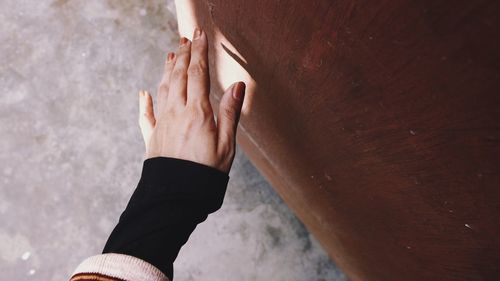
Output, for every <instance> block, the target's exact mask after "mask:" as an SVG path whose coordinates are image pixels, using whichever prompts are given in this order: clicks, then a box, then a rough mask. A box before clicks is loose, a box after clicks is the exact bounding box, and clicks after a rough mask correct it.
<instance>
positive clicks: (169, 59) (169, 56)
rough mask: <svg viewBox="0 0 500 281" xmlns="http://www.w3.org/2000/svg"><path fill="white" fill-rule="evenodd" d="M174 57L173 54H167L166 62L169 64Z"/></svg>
mask: <svg viewBox="0 0 500 281" xmlns="http://www.w3.org/2000/svg"><path fill="white" fill-rule="evenodd" d="M174 57H175V54H174V53H168V56H167V62H171V61H172V60H173V59H174Z"/></svg>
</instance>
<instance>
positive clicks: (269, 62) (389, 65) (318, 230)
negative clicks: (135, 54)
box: [178, 0, 500, 280]
mask: <svg viewBox="0 0 500 281" xmlns="http://www.w3.org/2000/svg"><path fill="white" fill-rule="evenodd" d="M179 2H183V3H186V2H190V1H182V0H181V1H178V4H180V3H179ZM191 8H192V12H193V17H194V18H195V19H196V21H197V24H198V25H200V26H202V27H204V28H205V29H206V30H207V32H208V33H209V34H210V36H211V38H214V39H213V40H212V42H211V45H212V49H211V54H212V55H213V54H215V53H216V52H228V53H230V54H231V56H232V57H233V58H235V59H236V61H238V62H239V63H240V64H242V65H243V67H244V68H245V69H246V71H247V72H248V73H249V74H250V76H251V77H252V78H253V82H252V83H253V85H254V88H253V89H251V91H250V92H249V93H248V94H249V98H251V104H249V105H248V106H249V112H248V114H246V115H245V116H243V117H242V127H241V128H240V129H241V130H240V131H239V136H238V138H239V139H238V141H239V143H240V145H241V146H242V147H243V149H244V150H245V151H246V152H247V153H248V154H249V156H250V158H251V159H252V161H253V162H254V163H255V164H256V165H257V167H258V168H259V169H260V170H261V171H262V172H263V173H264V175H266V177H267V178H268V179H269V180H270V182H271V183H272V184H273V186H274V187H275V188H276V190H277V191H278V192H279V193H280V195H281V196H282V197H283V198H284V200H285V201H286V202H287V203H288V204H289V206H290V207H291V208H292V209H293V210H294V211H295V212H296V214H297V215H298V217H299V218H300V219H301V220H302V221H303V222H304V223H305V224H306V225H307V227H308V228H309V229H310V230H311V231H312V232H313V233H314V234H315V236H316V237H317V238H318V239H319V240H320V241H321V243H322V245H323V246H324V247H325V248H326V250H327V251H328V252H329V253H330V255H331V257H332V258H333V259H334V260H335V261H336V262H337V263H338V264H339V266H340V267H341V268H342V269H343V270H344V271H345V272H346V273H347V274H348V275H349V277H350V278H352V279H353V280H494V279H496V280H500V219H499V217H500V32H499V28H500V2H498V1H479V0H478V1H428V0H426V1H409V0H402V1H353V0H349V1H346V0H340V1H330V0H319V1H299V0H295V1H269V0H253V1H247V0H245V1H242V0H231V1H223V0H210V1H201V0H200V1H193V6H192V7H191ZM180 21H181V23H180V25H181V26H180V27H181V29H182V27H183V26H182V25H183V23H182V19H180ZM216 33H219V34H221V35H223V36H224V37H225V38H226V39H227V41H229V42H230V43H231V44H232V46H233V47H231V48H229V47H227V48H226V47H223V46H222V45H221V42H220V41H219V39H217V38H220V37H216ZM224 46H225V45H224ZM224 49H226V50H224ZM231 50H233V51H237V52H238V53H239V54H234V53H232V52H233V51H231ZM228 58H231V57H229V56H228ZM226 59H227V58H226ZM219 64H220V61H219V62H217V61H216V62H214V63H213V64H212V65H211V71H212V75H214V76H217V75H220V73H218V72H220V67H219ZM212 87H213V90H214V92H217V91H218V90H220V89H219V88H220V85H218V84H217V83H214V84H213V85H212Z"/></svg>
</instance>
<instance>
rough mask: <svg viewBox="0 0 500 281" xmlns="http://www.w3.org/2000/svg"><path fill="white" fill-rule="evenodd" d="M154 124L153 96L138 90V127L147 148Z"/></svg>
mask: <svg viewBox="0 0 500 281" xmlns="http://www.w3.org/2000/svg"><path fill="white" fill-rule="evenodd" d="M155 124H156V119H155V114H154V111H153V98H152V97H151V95H150V94H149V93H148V92H146V91H140V92H139V127H140V128H141V133H142V138H143V139H144V144H145V145H146V150H147V148H148V144H149V140H150V139H151V134H152V132H153V128H154V126H155Z"/></svg>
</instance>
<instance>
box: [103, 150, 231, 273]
mask: <svg viewBox="0 0 500 281" xmlns="http://www.w3.org/2000/svg"><path fill="white" fill-rule="evenodd" d="M228 181H229V176H228V174H226V173H224V172H222V171H219V170H217V169H215V168H212V167H209V166H206V165H203V164H200V163H196V162H192V161H189V160H183V159H177V158H170V157H155V158H150V159H147V160H145V161H144V163H143V169H142V175H141V179H140V181H139V183H138V186H137V188H136V189H135V191H134V193H133V195H132V197H131V199H130V201H129V202H128V205H127V207H126V208H125V210H124V211H123V213H122V214H121V216H120V219H119V221H118V224H117V225H116V227H115V228H114V230H113V232H112V233H111V235H110V237H109V238H108V241H107V243H106V245H105V247H104V250H103V255H101V256H105V255H110V254H118V255H120V256H121V257H131V258H136V259H138V260H140V261H144V262H145V264H149V265H152V266H153V267H154V268H157V269H158V270H159V271H161V273H163V274H165V275H166V276H167V277H168V278H169V279H170V280H172V279H173V263H174V260H175V258H176V257H177V254H178V253H179V250H180V248H181V247H182V245H184V244H185V243H186V241H187V240H188V238H189V236H190V235H191V233H192V232H193V231H194V229H195V228H196V225H197V224H199V223H201V222H203V221H204V220H205V219H206V218H207V216H208V215H209V214H210V213H213V212H215V211H216V210H218V209H219V208H220V207H221V206H222V202H223V199H224V195H225V192H226V187H227V183H228Z"/></svg>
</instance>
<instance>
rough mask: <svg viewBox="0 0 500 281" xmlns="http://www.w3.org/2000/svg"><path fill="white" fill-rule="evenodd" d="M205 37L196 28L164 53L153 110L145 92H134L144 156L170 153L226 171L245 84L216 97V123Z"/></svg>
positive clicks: (202, 32) (229, 161) (233, 86)
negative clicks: (137, 106) (218, 102)
mask: <svg viewBox="0 0 500 281" xmlns="http://www.w3.org/2000/svg"><path fill="white" fill-rule="evenodd" d="M209 94H210V77H209V71H208V41H207V36H206V33H205V32H204V31H202V30H200V29H196V30H195V32H194V36H193V42H191V41H189V40H188V39H186V38H184V37H183V38H181V40H180V44H179V49H178V50H177V53H176V54H174V53H169V54H168V57H167V60H166V62H165V71H164V74H163V78H162V80H161V82H160V86H159V88H158V95H157V112H156V113H155V112H154V110H153V99H152V97H151V95H150V94H149V93H148V92H144V91H141V92H140V93H139V107H140V114H139V125H140V128H141V132H142V136H143V139H144V143H145V145H146V158H153V157H160V156H162V157H173V158H179V159H185V160H190V161H194V162H198V163H201V164H204V165H207V166H211V167H214V168H216V169H218V170H220V171H223V172H225V173H229V170H230V169H231V165H232V162H233V159H234V155H235V147H236V129H237V127H238V122H239V118H240V113H241V107H242V105H243V99H244V95H245V84H244V83H243V82H238V83H235V84H233V85H232V86H230V87H229V88H228V89H227V90H226V92H225V93H224V95H223V96H222V99H221V101H220V105H219V112H218V115H217V124H216V122H215V119H214V114H213V110H212V106H211V104H210V101H209Z"/></svg>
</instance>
